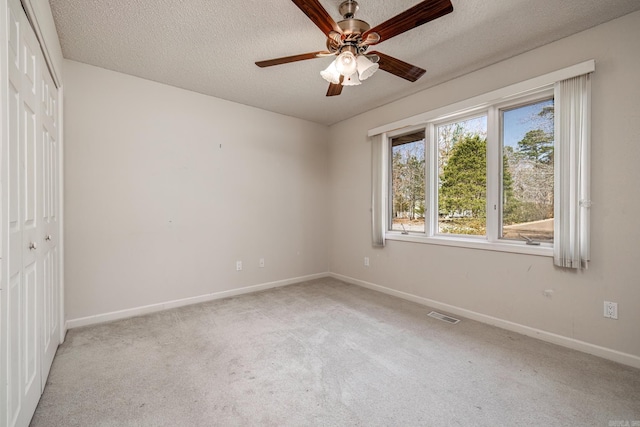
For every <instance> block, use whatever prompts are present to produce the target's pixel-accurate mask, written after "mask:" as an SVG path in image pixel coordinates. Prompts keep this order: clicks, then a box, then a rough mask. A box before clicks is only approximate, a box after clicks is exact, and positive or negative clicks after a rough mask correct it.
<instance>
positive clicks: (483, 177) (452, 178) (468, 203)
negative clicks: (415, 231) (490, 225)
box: [436, 116, 487, 235]
mask: <svg viewBox="0 0 640 427" xmlns="http://www.w3.org/2000/svg"><path fill="white" fill-rule="evenodd" d="M436 131H437V138H438V233H443V234H471V235H485V234H486V224H487V221H486V217H487V215H486V204H487V202H486V200H487V116H481V117H476V118H472V119H468V120H464V121H459V122H455V123H449V124H445V125H440V126H438V127H437V128H436Z"/></svg>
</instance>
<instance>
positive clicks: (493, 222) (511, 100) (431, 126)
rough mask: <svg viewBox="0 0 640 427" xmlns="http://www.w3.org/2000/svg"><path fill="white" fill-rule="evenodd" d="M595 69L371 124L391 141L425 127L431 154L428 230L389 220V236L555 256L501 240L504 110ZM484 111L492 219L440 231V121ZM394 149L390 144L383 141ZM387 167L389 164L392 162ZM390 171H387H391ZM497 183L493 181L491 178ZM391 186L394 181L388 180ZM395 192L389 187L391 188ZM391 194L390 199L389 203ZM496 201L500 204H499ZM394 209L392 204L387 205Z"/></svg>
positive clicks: (583, 67) (579, 67) (546, 246)
mask: <svg viewBox="0 0 640 427" xmlns="http://www.w3.org/2000/svg"><path fill="white" fill-rule="evenodd" d="M594 70H595V61H593V60H590V61H585V62H583V63H580V64H576V65H574V66H571V67H568V68H564V69H562V70H558V71H554V72H552V73H549V74H545V75H543V76H539V77H536V78H533V79H530V80H527V81H524V82H520V83H516V84H513V85H510V86H507V87H505V88H501V89H498V90H495V91H493V92H489V93H487V94H484V95H480V96H477V97H474V98H471V99H468V100H465V101H461V102H458V103H455V104H452V105H449V106H445V107H442V108H438V109H436V110H433V111H430V112H427V113H423V114H419V115H416V116H413V117H410V118H407V119H404V120H400V121H397V122H394V123H390V124H388V125H384V126H380V127H378V128H375V129H371V130H370V131H369V133H368V135H369V136H374V135H380V134H383V138H385V139H386V140H387V141H390V140H391V138H393V137H396V136H400V135H403V134H406V133H409V132H413V131H415V130H418V129H421V128H424V129H425V143H426V144H427V146H426V147H425V155H426V156H427V159H426V162H425V163H426V165H427V167H426V169H427V171H426V173H427V176H426V183H427V188H426V189H425V198H426V200H425V208H426V211H427V212H426V214H425V232H424V233H416V232H412V233H409V234H403V233H402V232H399V231H391V230H390V228H391V227H390V219H388V224H386V232H385V239H386V240H397V241H409V242H416V243H426V244H437V245H444V246H457V247H465V248H471V249H485V250H494V251H501V252H513V253H521V254H530V255H540V256H548V257H553V244H552V243H540V245H539V246H534V245H527V244H526V242H520V241H517V240H507V239H500V238H499V234H500V221H501V219H500V216H501V212H502V208H501V206H500V203H501V197H500V194H501V183H500V182H501V181H500V178H501V174H500V169H501V166H500V165H501V162H500V160H501V155H502V140H501V135H500V132H501V130H500V115H499V110H500V109H502V108H508V107H510V106H517V105H519V104H526V103H529V102H534V101H536V100H541V99H545V98H550V97H552V96H553V85H554V83H555V82H557V81H560V80H564V79H568V78H571V77H575V76H578V75H582V74H587V73H590V72H593V71H594ZM483 112H486V114H487V224H486V230H487V231H486V236H464V235H454V234H451V235H449V234H437V233H436V232H437V226H438V225H437V211H438V210H437V199H436V197H435V194H436V193H437V182H438V181H437V170H438V169H437V144H436V143H435V127H436V126H437V125H438V124H441V123H446V122H451V121H458V120H464V118H467V117H473V116H479V115H481V114H482V113H483ZM383 145H384V146H385V147H387V148H389V146H390V144H389V143H385V144H383ZM387 167H388V168H389V169H390V167H391V165H390V164H388V165H387ZM387 172H388V171H387ZM387 175H388V174H387ZM492 180H493V181H494V182H491V181H492ZM385 185H386V186H387V187H388V186H389V185H390V183H386V184H385ZM389 193H390V188H389ZM387 199H388V197H387V198H385V203H389V202H388V201H387ZM494 206H495V208H494ZM382 209H383V210H384V211H385V212H389V210H388V209H389V206H388V205H385V206H383V207H382Z"/></svg>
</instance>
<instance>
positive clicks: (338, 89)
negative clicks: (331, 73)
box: [327, 76, 344, 96]
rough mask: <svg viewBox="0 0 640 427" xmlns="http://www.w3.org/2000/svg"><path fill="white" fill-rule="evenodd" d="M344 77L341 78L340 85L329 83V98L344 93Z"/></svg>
mask: <svg viewBox="0 0 640 427" xmlns="http://www.w3.org/2000/svg"><path fill="white" fill-rule="evenodd" d="M343 80H344V76H340V83H338V84H335V83H329V89H327V96H338V95H340V94H341V93H342V81H343Z"/></svg>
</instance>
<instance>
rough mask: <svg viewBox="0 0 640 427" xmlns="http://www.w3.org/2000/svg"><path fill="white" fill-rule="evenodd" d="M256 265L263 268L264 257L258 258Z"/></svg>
mask: <svg viewBox="0 0 640 427" xmlns="http://www.w3.org/2000/svg"><path fill="white" fill-rule="evenodd" d="M258 265H259V266H260V268H264V258H260V261H258Z"/></svg>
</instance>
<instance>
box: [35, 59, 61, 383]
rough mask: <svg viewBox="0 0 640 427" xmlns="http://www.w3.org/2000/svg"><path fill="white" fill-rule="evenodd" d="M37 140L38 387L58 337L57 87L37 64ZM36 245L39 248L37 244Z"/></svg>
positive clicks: (44, 68) (45, 69) (47, 367)
mask: <svg viewBox="0 0 640 427" xmlns="http://www.w3.org/2000/svg"><path fill="white" fill-rule="evenodd" d="M40 83H41V89H42V94H41V97H40V99H41V104H40V117H41V121H40V123H41V129H40V143H41V144H42V146H41V150H40V151H41V155H42V167H41V170H40V172H41V173H40V175H41V182H42V191H41V195H42V199H41V205H42V210H41V213H42V215H41V217H40V218H41V227H42V233H41V236H42V241H41V243H42V251H40V252H39V256H41V257H42V273H43V282H44V283H43V300H42V303H43V307H42V389H43V390H44V385H45V384H44V383H45V382H46V378H47V376H48V375H49V368H50V367H51V363H52V362H53V357H54V356H55V354H56V349H57V348H58V344H59V341H60V322H59V319H60V283H59V279H58V278H59V277H60V274H59V272H58V265H59V258H58V257H59V252H58V243H57V242H58V239H59V234H58V233H59V227H58V225H59V223H58V196H59V189H58V182H59V180H58V138H57V135H58V91H57V89H56V87H55V85H54V83H53V79H52V78H51V74H49V70H48V69H47V68H46V67H41V78H40ZM38 249H40V248H38Z"/></svg>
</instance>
